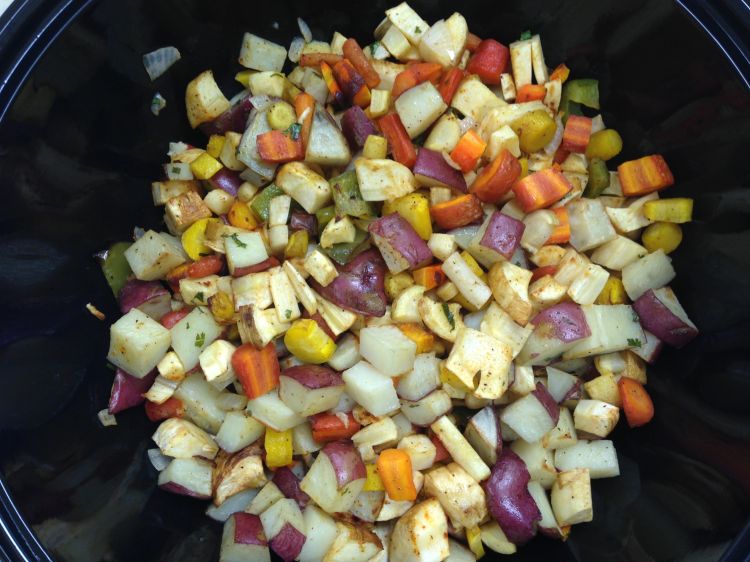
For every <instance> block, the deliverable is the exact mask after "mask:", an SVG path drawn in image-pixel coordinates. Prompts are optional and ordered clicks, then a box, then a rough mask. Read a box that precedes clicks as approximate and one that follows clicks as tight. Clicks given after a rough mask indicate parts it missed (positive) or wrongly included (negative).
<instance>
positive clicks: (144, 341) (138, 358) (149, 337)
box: [107, 308, 395, 392]
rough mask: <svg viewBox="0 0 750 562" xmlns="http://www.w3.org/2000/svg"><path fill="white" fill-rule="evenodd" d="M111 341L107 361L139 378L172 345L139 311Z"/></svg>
mask: <svg viewBox="0 0 750 562" xmlns="http://www.w3.org/2000/svg"><path fill="white" fill-rule="evenodd" d="M109 338H110V339H109V353H108V354H107V360H108V361H110V362H111V363H112V364H113V365H116V366H117V367H120V368H121V369H122V370H124V371H126V372H127V373H128V374H130V375H133V376H134V377H137V378H143V377H145V376H146V375H147V374H148V373H150V372H151V371H152V370H153V369H154V367H156V365H157V364H158V363H159V361H161V359H162V358H163V357H164V355H165V354H166V353H167V351H168V350H169V346H170V343H171V336H170V333H169V330H167V329H166V328H165V327H164V326H162V325H161V324H159V323H158V322H157V321H155V320H154V319H153V318H151V317H150V316H148V315H146V314H144V313H143V312H141V311H140V310H138V309H137V308H133V309H131V310H130V312H128V313H127V314H125V315H124V316H122V317H121V318H120V319H119V320H118V321H117V322H115V323H114V324H112V326H111V327H110V329H109ZM394 392H395V391H394Z"/></svg>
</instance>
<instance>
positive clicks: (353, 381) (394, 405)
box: [343, 361, 401, 416]
mask: <svg viewBox="0 0 750 562" xmlns="http://www.w3.org/2000/svg"><path fill="white" fill-rule="evenodd" d="M343 378H344V383H345V384H346V393H347V394H348V395H349V396H351V397H352V398H354V400H356V401H357V403H359V404H360V405H362V406H363V407H364V408H365V409H366V410H367V411H368V412H370V413H371V414H374V415H376V416H384V415H386V414H388V413H389V412H393V411H394V410H398V409H399V407H400V406H401V403H400V402H399V400H398V396H397V395H396V389H395V388H394V387H393V383H392V382H391V379H390V377H388V376H386V375H384V374H383V373H381V372H379V371H377V370H376V369H375V368H374V367H373V366H372V365H370V364H369V363H367V362H366V361H360V362H359V363H357V364H356V365H354V366H353V367H350V368H349V369H347V370H346V371H344V373H343Z"/></svg>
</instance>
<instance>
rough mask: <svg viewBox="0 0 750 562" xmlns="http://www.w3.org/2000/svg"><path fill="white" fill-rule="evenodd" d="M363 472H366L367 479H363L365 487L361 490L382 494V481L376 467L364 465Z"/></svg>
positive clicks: (383, 488)
mask: <svg viewBox="0 0 750 562" xmlns="http://www.w3.org/2000/svg"><path fill="white" fill-rule="evenodd" d="M365 470H367V478H366V479H365V487H364V488H362V491H364V492H382V491H384V490H385V486H383V481H382V480H381V479H380V474H378V467H377V466H376V465H374V464H366V465H365Z"/></svg>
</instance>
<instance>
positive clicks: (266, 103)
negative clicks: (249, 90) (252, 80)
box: [248, 94, 280, 122]
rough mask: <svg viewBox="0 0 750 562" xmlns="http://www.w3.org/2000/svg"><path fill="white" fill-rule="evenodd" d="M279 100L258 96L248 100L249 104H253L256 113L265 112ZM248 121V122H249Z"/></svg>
mask: <svg viewBox="0 0 750 562" xmlns="http://www.w3.org/2000/svg"><path fill="white" fill-rule="evenodd" d="M279 99H280V98H277V97H274V96H267V95H265V94H264V95H260V96H253V97H251V98H250V103H251V104H253V108H254V109H256V110H257V111H265V110H266V109H268V108H269V107H271V105H272V104H273V103H275V102H277V101H279ZM249 121H250V120H248V122H249Z"/></svg>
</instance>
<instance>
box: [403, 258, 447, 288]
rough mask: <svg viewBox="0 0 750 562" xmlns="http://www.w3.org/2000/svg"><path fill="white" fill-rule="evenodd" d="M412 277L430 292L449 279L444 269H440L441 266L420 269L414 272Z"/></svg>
mask: <svg viewBox="0 0 750 562" xmlns="http://www.w3.org/2000/svg"><path fill="white" fill-rule="evenodd" d="M411 275H412V277H413V278H414V282H415V283H416V284H417V285H422V287H424V288H425V289H427V290H428V291H429V290H430V289H434V288H435V287H437V286H438V285H442V284H443V283H445V280H446V279H447V278H448V277H447V276H446V275H445V273H443V268H442V267H440V265H439V264H438V265H428V266H425V267H420V268H419V269H415V270H414V271H412V273H411Z"/></svg>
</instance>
